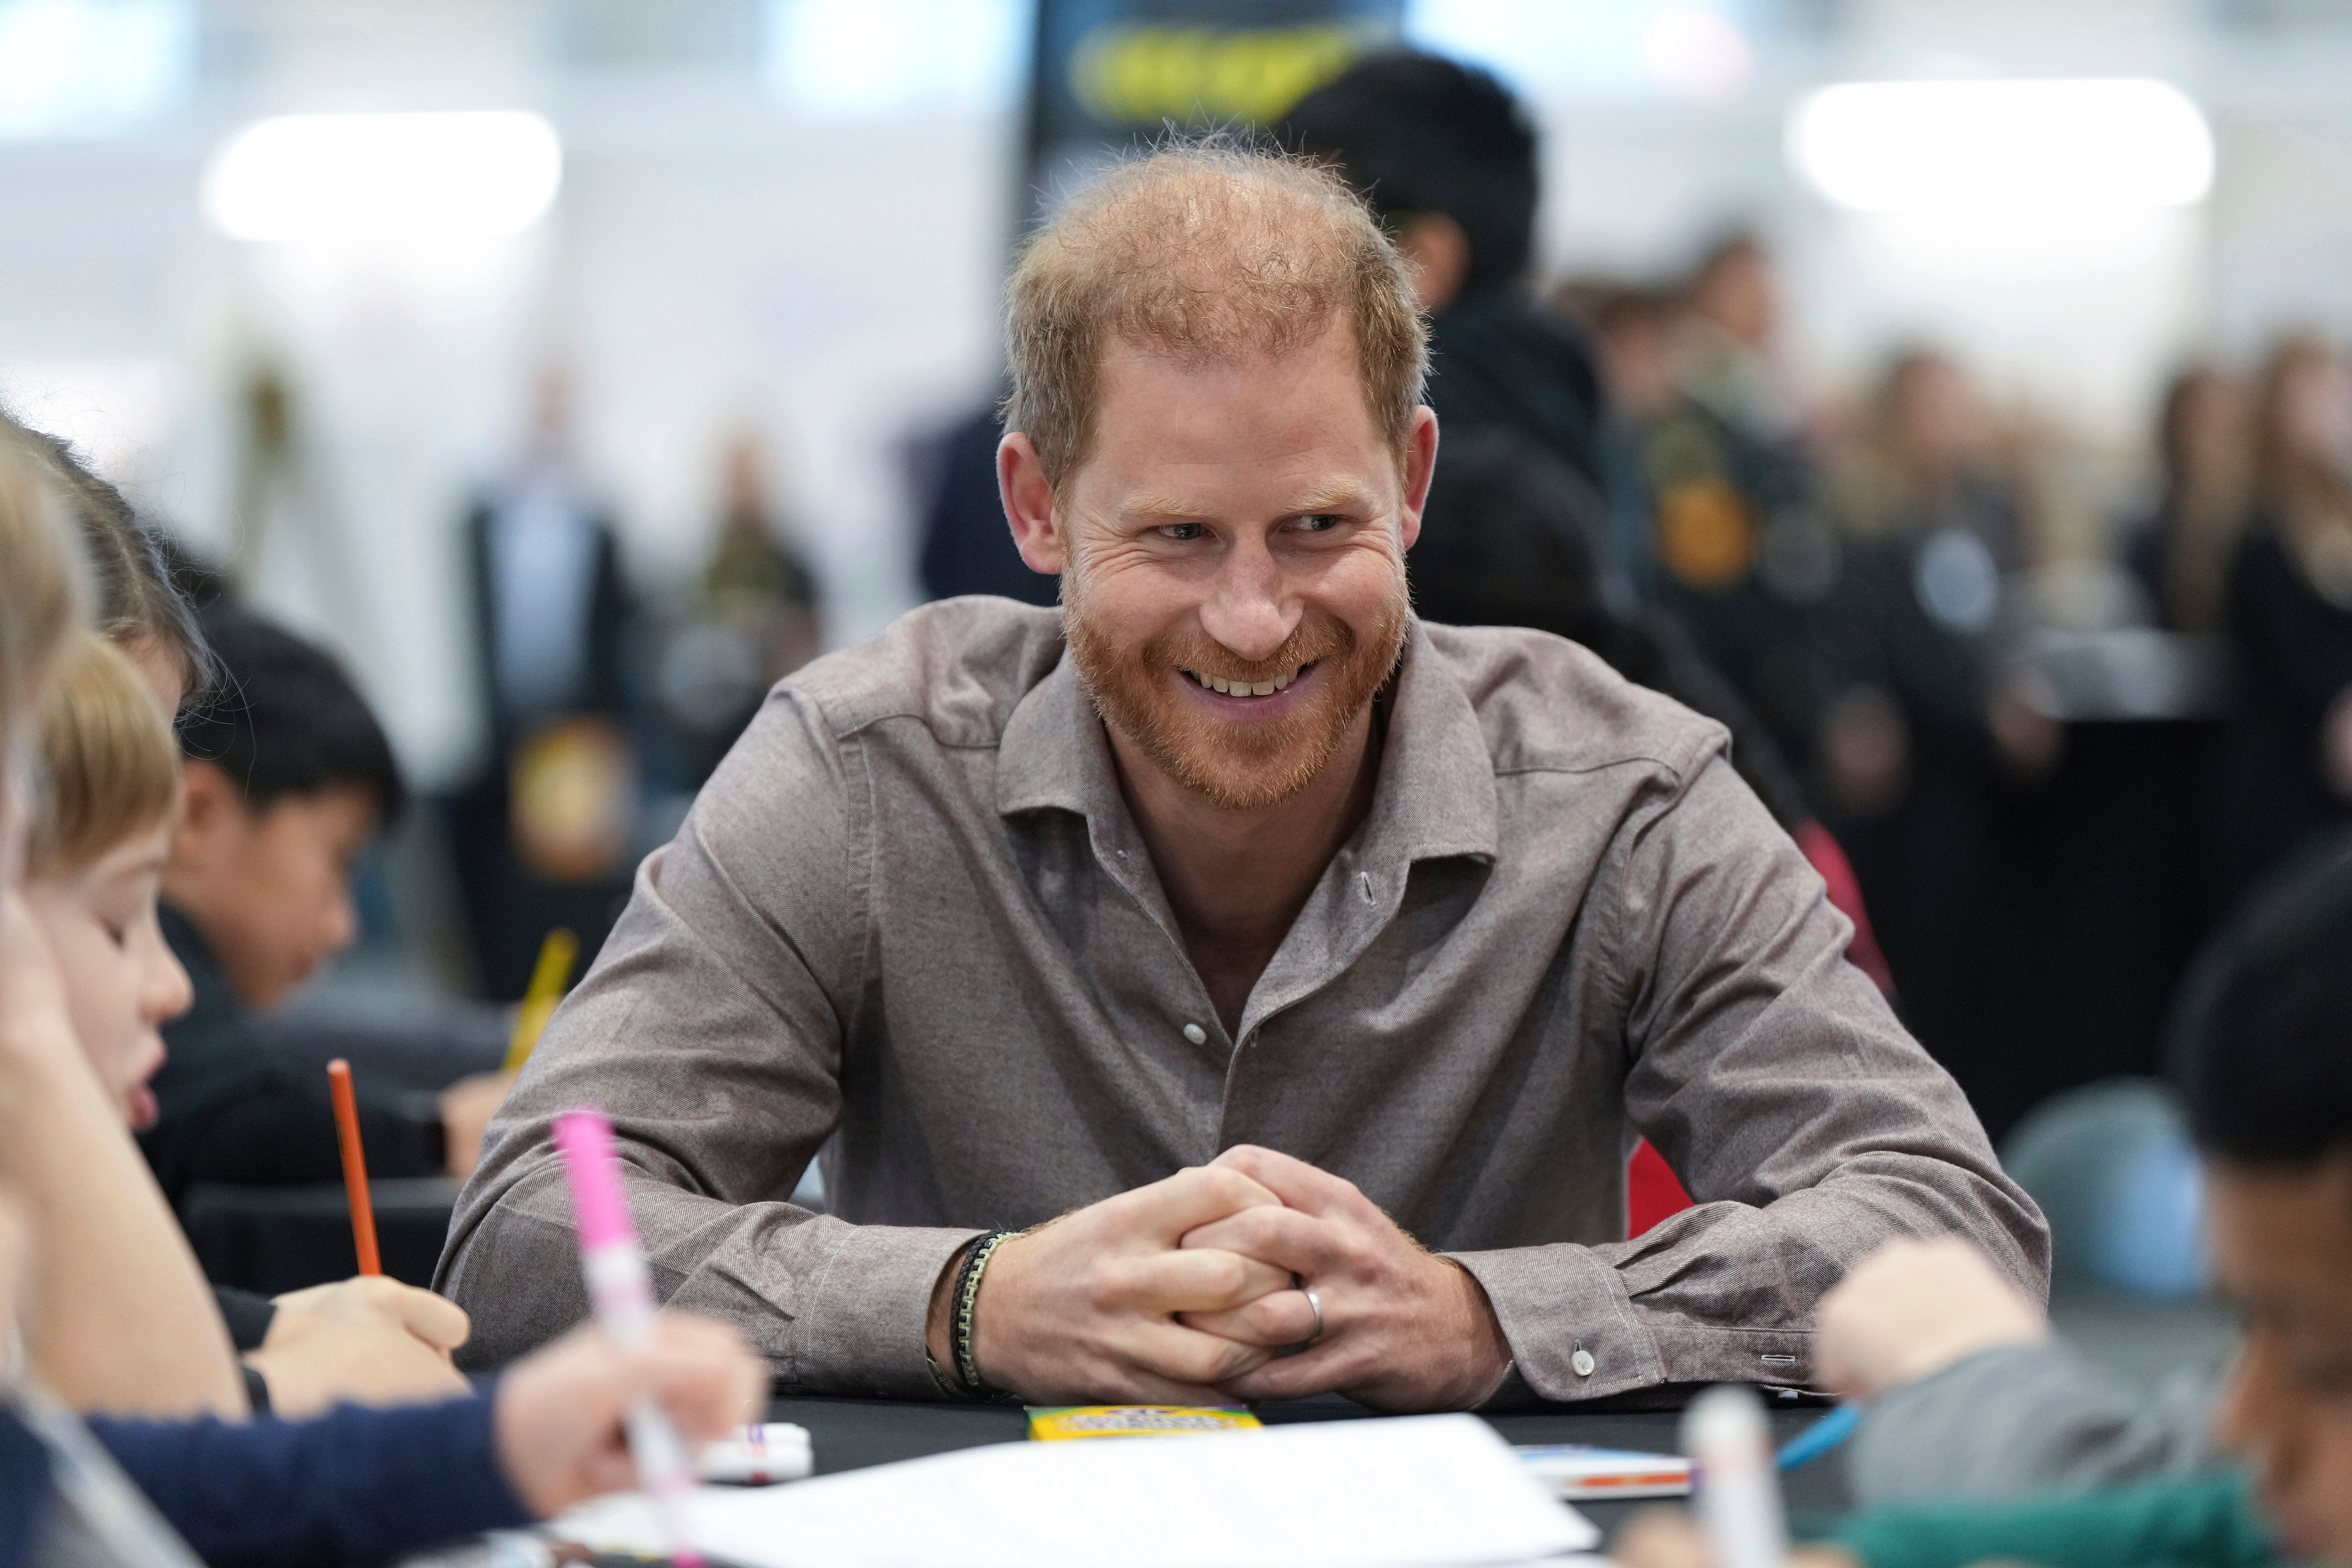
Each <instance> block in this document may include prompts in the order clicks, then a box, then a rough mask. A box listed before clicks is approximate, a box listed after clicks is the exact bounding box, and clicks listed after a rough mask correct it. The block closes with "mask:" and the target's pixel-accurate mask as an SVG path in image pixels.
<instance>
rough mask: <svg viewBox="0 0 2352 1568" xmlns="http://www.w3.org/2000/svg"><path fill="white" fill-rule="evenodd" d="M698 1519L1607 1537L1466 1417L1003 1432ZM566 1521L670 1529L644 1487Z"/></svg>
mask: <svg viewBox="0 0 2352 1568" xmlns="http://www.w3.org/2000/svg"><path fill="white" fill-rule="evenodd" d="M688 1517H689V1519H690V1520H691V1521H692V1526H691V1528H692V1530H693V1533H694V1537H695V1540H694V1544H695V1545H697V1546H698V1547H700V1548H701V1549H702V1550H703V1551H705V1552H709V1553H710V1554H712V1555H714V1556H718V1557H724V1558H728V1559H730V1560H731V1561H733V1562H736V1563H742V1564H744V1565H745V1568H917V1565H929V1564H950V1563H952V1564H955V1565H957V1568H1078V1565H1079V1564H1086V1565H1087V1568H1094V1565H1096V1564H1100V1563H1121V1564H1125V1565H1127V1568H1342V1565H1350V1568H1424V1565H1426V1568H1442V1565H1447V1564H1457V1563H1460V1564H1470V1563H1521V1562H1526V1561H1528V1560H1530V1559H1539V1558H1549V1557H1557V1556H1559V1555H1560V1554H1562V1553H1565V1552H1589V1551H1591V1549H1592V1548H1593V1547H1594V1546H1595V1545H1597V1544H1598V1543H1599V1542H1600V1539H1601V1536H1600V1531H1597V1530H1595V1529H1594V1528H1593V1527H1592V1525H1591V1521H1588V1520H1586V1519H1585V1518H1584V1517H1583V1516H1582V1515H1581V1514H1580V1513H1578V1512H1577V1511H1576V1510H1574V1509H1572V1508H1570V1507H1569V1506H1568V1505H1567V1504H1565V1503H1562V1502H1559V1501H1558V1500H1555V1499H1554V1498H1552V1497H1551V1496H1549V1494H1548V1493H1547V1492H1546V1490H1545V1489H1544V1488H1543V1487H1542V1486H1541V1485H1540V1484H1539V1483H1538V1482H1537V1481H1535V1480H1534V1479H1531V1478H1530V1477H1529V1476H1528V1474H1527V1470H1526V1467H1525V1466H1523V1465H1522V1464H1521V1463H1520V1462H1519V1459H1518V1457H1517V1455H1516V1454H1515V1453H1513V1451H1512V1449H1511V1447H1510V1445H1509V1444H1507V1443H1506V1442H1504V1441H1503V1439H1502V1438H1500V1437H1499V1436H1496V1434H1495V1431H1494V1429H1493V1428H1492V1427H1490V1426H1487V1425H1486V1423H1485V1422H1483V1421H1480V1420H1478V1419H1477V1418H1476V1417H1475V1416H1471V1415H1420V1416H1411V1417H1406V1418H1402V1419H1395V1420H1359V1421H1331V1422H1319V1423H1315V1424H1311V1425H1301V1426H1275V1427H1269V1428H1267V1429H1266V1430H1265V1431H1262V1432H1233V1433H1218V1434H1214V1435H1210V1436H1192V1437H1125V1438H1105V1439H1101V1440H1098V1441H1095V1442H1083V1443H1004V1444H998V1445H995V1446H993V1447H984V1448H967V1449H964V1450H962V1451H961V1452H958V1453H953V1454H941V1455H939V1456H937V1457H935V1458H927V1459H909V1460H908V1461H906V1462H905V1463H903V1464H896V1465H882V1466H877V1467H876V1468H872V1469H866V1470H855V1471H852V1472H850V1473H848V1474H846V1475H840V1476H831V1477H827V1478H825V1479H820V1480H814V1481H803V1482H800V1483H798V1484H796V1485H793V1486H788V1487H779V1488H775V1489H770V1490H767V1491H753V1492H743V1491H732V1490H727V1489H718V1488H705V1489H702V1490H700V1491H698V1492H697V1493H696V1494H695V1495H694V1497H693V1499H692V1500H691V1503H690V1506H689V1509H688ZM551 1534H553V1535H555V1536H556V1537H558V1538H559V1539H562V1540H565V1541H577V1542H581V1543H583V1544H584V1545H588V1546H592V1547H595V1548H597V1549H599V1550H602V1551H616V1552H653V1551H657V1550H659V1549H660V1547H661V1544H662V1543H661V1542H660V1541H659V1538H658V1536H657V1535H656V1533H655V1532H654V1531H653V1528H652V1520H651V1518H650V1516H649V1514H648V1512H647V1510H646V1508H645V1506H644V1503H643V1500H641V1499H637V1498H614V1499H610V1500H606V1501H605V1502H603V1503H599V1504H592V1505H591V1506H590V1507H588V1508H586V1509H583V1510H576V1511H574V1512H573V1513H572V1514H568V1515H566V1516H565V1517H564V1518H562V1520H559V1521H556V1523H555V1524H554V1525H553V1526H551Z"/></svg>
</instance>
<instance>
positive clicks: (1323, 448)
mask: <svg viewBox="0 0 2352 1568" xmlns="http://www.w3.org/2000/svg"><path fill="white" fill-rule="evenodd" d="M1097 388H1098V395H1097V405H1096V416H1095V429H1094V439H1093V441H1092V443H1091V445H1090V447H1089V450H1088V453H1087V458H1086V460H1085V461H1084V462H1083V463H1081V464H1080V465H1079V468H1078V470H1077V472H1076V475H1074V476H1073V478H1074V479H1076V480H1077V481H1078V482H1079V484H1080V485H1081V487H1082V489H1084V490H1085V491H1086V492H1087V494H1088V495H1089V496H1090V498H1091V499H1092V500H1095V501H1097V503H1100V504H1105V505H1119V504H1123V502H1124V501H1125V500H1127V499H1128V498H1129V497H1133V496H1138V495H1141V494H1145V493H1149V494H1150V495H1151V496H1155V497H1160V498H1165V499H1171V500H1172V499H1175V498H1178V497H1181V496H1192V497H1194V498H1195V499H1197V500H1200V501H1201V502H1202V504H1203V505H1207V506H1212V507H1213V506H1214V505H1215V504H1216V501H1217V498H1219V497H1223V498H1226V499H1229V500H1237V499H1240V498H1242V497H1244V496H1246V495H1249V494H1251V493H1253V492H1255V491H1259V490H1265V489H1269V488H1271V489H1281V490H1291V489H1299V488H1300V487H1302V486H1304V487H1307V488H1308V489H1313V488H1316V487H1318V486H1334V485H1339V484H1340V483H1342V482H1348V483H1351V484H1352V485H1354V486H1356V487H1359V488H1373V487H1377V486H1378V485H1379V484H1380V482H1381V476H1382V475H1384V474H1387V473H1388V471H1389V470H1390V469H1391V468H1392V461H1391V454H1390V452H1389V450H1388V445H1387V442H1386V440H1385V439H1384V438H1383V437H1382V435H1381V430H1380V426H1379V425H1378V422H1377V421H1375V420H1374V418H1373V417H1372V412H1371V408H1370V405H1369V403H1368V402H1367V401H1366V399H1365V396H1364V384H1363V377H1362V374H1361V370H1360V365H1359V363H1358V361H1357V356H1356V349H1355V341H1354V337H1353V334H1351V333H1350V332H1349V331H1347V330H1346V329H1345V328H1344V327H1334V328H1332V329H1330V330H1328V331H1325V332H1323V333H1322V334H1321V335H1320V336H1319V337H1318V338H1316V339H1315V340H1314V341H1312V342H1307V343H1304V344H1301V345H1300V346H1299V347H1297V348H1296V349H1294V350H1292V351H1290V352H1289V353H1284V354H1279V355H1275V354H1265V353H1244V354H1241V355H1237V356H1233V357H1219V358H1205V357H1194V356H1190V355H1185V356H1179V355H1176V354H1172V353H1165V352H1160V351H1157V350H1154V349H1152V348H1150V347H1148V346H1144V345H1140V344H1138V343H1135V342H1129V341H1127V340H1125V339H1114V340H1113V341H1112V342H1110V343H1109V344H1108V345H1107V346H1106V348H1105V350H1104V353H1103V363H1102V372H1101V375H1100V377H1099V379H1098V381H1097ZM1391 482H1393V481H1392V477H1391Z"/></svg>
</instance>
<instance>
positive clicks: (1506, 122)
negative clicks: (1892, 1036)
mask: <svg viewBox="0 0 2352 1568" xmlns="http://www.w3.org/2000/svg"><path fill="white" fill-rule="evenodd" d="M1282 141H1283V142H1284V144H1285V145H1286V146H1288V147H1290V148H1292V149H1294V150H1296V151H1297V152H1298V153H1303V154H1305V155H1307V156H1308V157H1312V158H1317V159H1320V160H1323V161H1326V162H1328V163H1331V164H1333V165H1334V166H1335V167H1336V168H1338V169H1339V172H1340V173H1341V174H1344V175H1345V176H1346V177H1347V178H1348V180H1349V183H1350V184H1353V185H1355V186H1356V188H1357V189H1358V190H1359V191H1360V192H1361V193H1362V194H1363V195H1364V197H1365V199H1366V200H1367V201H1368V202H1370V205H1371V206H1372V209H1373V211H1374V212H1375V213H1376V214H1377V215H1378V216H1380V218H1381V222H1382V223H1383V224H1384V225H1385V226H1387V227H1388V228H1389V229H1390V231H1391V233H1392V234H1393V235H1394V236H1395V237H1396V242H1397V247H1398V248H1399V249H1400V250H1401V251H1402V252H1403V253H1404V256H1405V258H1406V259H1407V260H1408V261H1409V262H1411V263H1412V264H1413V265H1414V266H1415V267H1416V268H1417V269H1418V274H1417V288H1418V289H1419V292H1420V297H1421V303H1422V305H1423V308H1424V309H1425V310H1428V311H1429V312H1430V378H1429V389H1428V397H1429V404H1430V406H1431V407H1432V408H1433V409H1434V410H1435V411H1436V413H1437V417H1438V429H1439V431H1440V433H1441V440H1442V447H1441V450H1440V458H1439V461H1438V463H1437V467H1436V471H1435V474H1434V477H1433V479H1432V481H1431V485H1430V492H1429V500H1428V504H1427V509H1426V510H1425V511H1424V513H1423V529H1422V534H1421V539H1420V541H1419V542H1417V543H1416V544H1415V545H1414V547H1413V551H1412V556H1411V558H1410V570H1411V572H1412V585H1413V599H1414V605H1415V608H1416V609H1418V610H1419V611H1420V613H1421V614H1422V615H1423V616H1424V617H1425V618H1427V619H1429V620H1433V621H1441V622H1450V623H1453V624H1455V625H1462V626H1533V627H1536V628H1538V629H1539V630H1543V631H1549V632H1553V633H1556V634H1558V635H1559V636H1562V637H1569V638H1570V639H1571V640H1574V641H1576V642H1580V643H1582V644H1583V645H1584V646H1585V647H1590V648H1591V649H1592V650H1593V651H1594V652H1595V653H1598V654H1599V655H1601V658H1605V659H1607V660H1608V661H1609V662H1610V663H1611V665H1612V666H1613V667H1614V668H1616V669H1617V671H1618V672H1619V673H1620V674H1622V675H1623V676H1625V677H1626V678H1627V679H1632V680H1635V681H1639V682H1640V683H1642V684H1643V685H1645V686H1648V687H1651V688H1652V689H1655V690H1660V691H1664V693H1666V694H1667V695H1668V696H1670V697H1673V698H1675V699H1676V700H1680V701H1682V702H1683V703H1685V705H1687V706H1689V707H1691V708H1694V709H1696V710H1698V711H1699V712H1701V713H1704V714H1706V715H1707V716H1708V717H1709V718H1712V719H1715V720H1717V721H1720V722H1721V723H1723V724H1724V725H1725V727H1726V728H1727V729H1729V730H1730V731H1732V734H1733V737H1734V742H1735V743H1734V745H1733V748H1732V762H1733V765H1734V766H1735V767H1737V768H1738V772H1739V774H1740V776H1741V777H1742V778H1743V779H1745V780H1747V782H1748V785H1749V787H1750V788H1752V789H1754V790H1755V791H1756V793H1757V795H1758V796H1759V798H1760V799H1761V800H1762V801H1763V802H1764V804H1765V805H1766V807H1767V808H1768V809H1769V810H1770V811H1771V812H1772V814H1773V816H1774V817H1775V818H1776V819H1778V820H1779V821H1780V824H1781V826H1784V827H1786V828H1788V829H1789V830H1790V833H1791V834H1793V835H1794V836H1796V837H1797V839H1798V842H1799V843H1800V845H1801V847H1803V848H1804V849H1805V852H1806V854H1807V856H1808V858H1811V859H1812V860H1813V861H1814V863H1815V866H1816V868H1818V869H1821V870H1822V872H1823V875H1824V877H1825V879H1827V880H1828V881H1829V883H1830V885H1831V887H1832V889H1834V890H1835V896H1837V897H1838V900H1839V907H1840V908H1841V909H1842V910H1844V911H1845V912H1846V913H1847V915H1848V916H1849V917H1850V918H1852V919H1853V921H1854V923H1855V927H1856V931H1857V940H1856V942H1855V944H1854V947H1853V952H1852V956H1853V958H1854V959H1855V961H1856V962H1857V963H1861V964H1862V965H1863V966H1864V968H1865V969H1866V970H1868V971H1869V972H1870V973H1871V975H1872V977H1873V978H1874V980H1877V981H1878V982H1879V984H1881V986H1882V987H1884V986H1885V985H1887V984H1889V981H1888V977H1887V975H1886V973H1885V966H1884V964H1883V963H1882V962H1881V961H1880V960H1879V959H1878V956H1877V948H1876V944H1875V942H1874V940H1873V939H1872V938H1871V935H1870V930H1869V923H1868V920H1867V917H1866V916H1865V915H1864V913H1863V910H1862V908H1861V904H1860V901H1859V899H1858V898H1857V897H1856V896H1855V886H1854V883H1853V876H1852V873H1851V871H1850V870H1849V869H1848V868H1846V865H1845V860H1844V856H1843V852H1841V851H1840V850H1839V848H1838V847H1837V844H1836V841H1835V840H1834V839H1832V837H1830V836H1829V834H1828V833H1827V832H1826V831H1825V830H1823V829H1822V827H1821V826H1820V824H1819V823H1818V822H1817V821H1816V820H1815V818H1814V814H1813V812H1812V810H1811V806H1810V805H1808V804H1807V802H1806V799H1805V796H1804V793H1803V791H1802V789H1801V787H1800V786H1799V784H1798V783H1797V780H1796V778H1795V776H1794V775H1793V774H1792V773H1790V769H1789V767H1788V765H1787V763H1785V762H1784V761H1783V760H1782V755H1781V752H1780V747H1779V746H1778V744H1777V743H1776V742H1775V739H1774V738H1773V736H1772V735H1771V734H1770V733H1769V731H1767V729H1766V728H1765V727H1764V726H1763V725H1762V724H1760V723H1759V722H1758V721H1757V719H1756V716H1755V713H1754V711H1753V710H1752V709H1751V708H1750V707H1749V705H1748V702H1747V701H1746V700H1744V699H1743V697H1742V696H1741V694H1740V693H1739V692H1738V689H1736V688H1734V687H1733V686H1732V684H1731V683H1730V682H1729V681H1727V680H1726V679H1724V678H1723V676H1722V675H1721V674H1720V673H1719V672H1718V671H1717V668H1714V667H1713V666H1712V665H1711V664H1710V663H1709V662H1708V660H1707V658H1706V656H1705V655H1704V654H1703V653H1702V652H1701V650H1700V648H1699V647H1698V646H1697V644H1696V643H1695V642H1694V640H1693V639H1692V637H1691V636H1690V634H1689V632H1688V631H1687V630H1686V629H1685V626H1683V624H1682V623H1681V622H1680V621H1678V620H1677V619H1676V618H1675V616H1671V615H1669V614H1666V613H1664V612H1662V611H1660V610H1659V609H1657V608H1654V607H1652V606H1649V605H1643V604H1640V603H1638V602H1637V601H1636V599H1635V597H1634V594H1633V585H1632V576H1631V574H1630V573H1629V572H1628V571H1627V564H1628V563H1625V562H1624V561H1622V560H1620V559H1619V558H1618V552H1616V551H1615V550H1614V549H1613V548H1612V540H1611V531H1612V519H1611V508H1610V503H1609V499H1608V493H1607V489H1606V487H1607V484H1608V482H1609V481H1608V479H1607V477H1606V464H1605V455H1604V439H1603V415H1604V400H1603V395H1602V391H1601V383H1600V379H1599V376H1598V374H1597V372H1596V370H1595V367H1594V361H1593V354H1592V351H1591V346H1590V345H1589V344H1588V342H1586V340H1585V338H1584V335H1583V333H1582V331H1580V329H1579V328H1577V327H1576V326H1575V325H1573V324H1572V323H1571V322H1570V321H1568V320H1567V319H1566V318H1565V317H1562V316H1560V315H1559V314H1557V313H1555V312H1553V311H1551V310H1547V309H1545V308H1544V307H1543V306H1541V305H1540V304H1538V302H1537V300H1535V299H1534V297H1533V296H1532V294H1531V293H1530V291H1529V289H1528V268H1529V265H1530V258H1531V257H1532V255H1533V249H1534V241H1535V220H1536V204H1537V196H1538V180H1537V167H1536V164H1537V143H1536V135H1535V131H1534V129H1533V127H1532V126H1531V125H1530V124H1529V122H1528V118H1527V115H1526V113H1525V112H1524V110H1522V109H1521V108H1520V106H1519V105H1518V103H1517V101H1516V100H1514V99H1513V98H1512V97H1511V95H1510V93H1509V92H1508V91H1507V89H1505V88H1504V87H1503V86H1502V84H1501V83H1499V82H1497V81H1496V80H1495V79H1494V78H1493V77H1491V76H1489V75H1487V74H1486V73H1485V72H1484V71H1480V70H1477V69H1475V68H1471V67H1468V66H1464V65H1460V64H1457V63H1455V62H1454V61H1452V60H1447V59H1441V58H1437V57H1435V56H1431V55H1423V54H1415V53H1410V52H1407V53H1398V54H1391V55H1383V56H1379V57H1376V58H1371V59H1369V60H1366V61H1364V62H1362V63H1361V64H1360V65H1357V66H1356V67H1354V68H1351V69H1349V71H1347V72H1346V73H1345V74H1343V75H1342V76H1340V77H1339V78H1338V79H1336V80H1333V81H1331V82H1329V83H1327V84H1326V85H1325V86H1323V87H1320V88H1318V89H1316V90H1315V91H1313V92H1311V93H1309V94H1307V97H1305V98H1304V99H1302V100H1299V102H1298V103H1297V105H1296V106H1295V107H1294V108H1293V109H1292V110H1291V111H1290V114H1289V116H1288V118H1287V121H1286V124H1285V126H1284V129H1283V132H1282Z"/></svg>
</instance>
